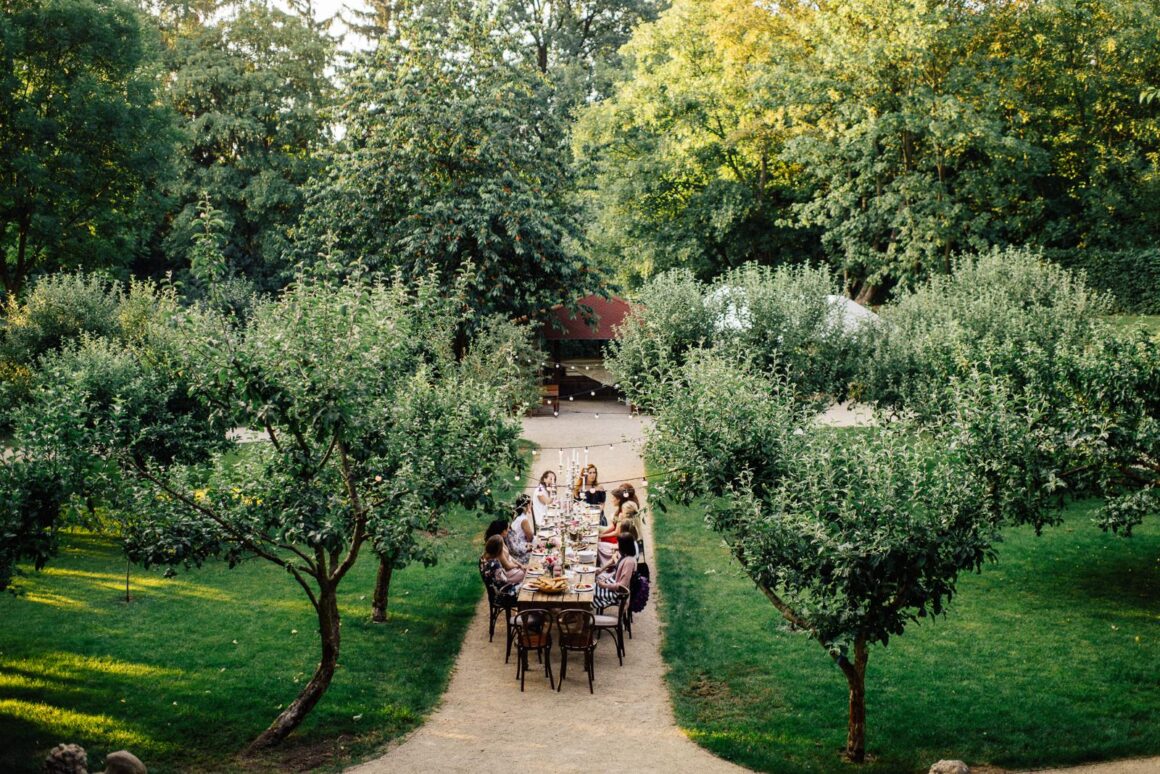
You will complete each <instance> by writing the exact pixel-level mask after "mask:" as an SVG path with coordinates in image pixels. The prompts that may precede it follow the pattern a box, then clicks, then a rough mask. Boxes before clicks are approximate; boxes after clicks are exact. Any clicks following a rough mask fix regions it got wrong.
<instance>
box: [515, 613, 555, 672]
mask: <svg viewBox="0 0 1160 774" xmlns="http://www.w3.org/2000/svg"><path fill="white" fill-rule="evenodd" d="M515 621H516V623H515V640H516V677H518V678H520V690H521V691H523V690H524V680H525V678H526V677H527V672H528V653H530V652H532V651H533V650H534V651H535V652H536V655H537V656H542V658H543V661H544V674H546V675H547V676H548V684H549V685H551V686H552V688H553V689H555V687H556V681H555V679H554V678H553V677H552V615H551V613H549V612H548V611H547V610H539V609H537V610H524V611H523V612H521V613H517V614H516V619H515Z"/></svg>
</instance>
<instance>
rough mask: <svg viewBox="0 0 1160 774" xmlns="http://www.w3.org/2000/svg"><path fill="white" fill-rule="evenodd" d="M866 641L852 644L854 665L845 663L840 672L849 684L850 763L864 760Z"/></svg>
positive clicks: (847, 739) (848, 747)
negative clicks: (843, 673)
mask: <svg viewBox="0 0 1160 774" xmlns="http://www.w3.org/2000/svg"><path fill="white" fill-rule="evenodd" d="M866 657H867V653H866V640H864V639H861V638H859V639H857V640H855V642H854V663H853V664H851V663H850V662H849V661H846V662H845V663H844V664H843V665H842V671H843V672H845V674H846V682H848V683H849V684H850V725H849V728H848V729H847V731H846V757H847V758H849V759H850V761H851V762H852V763H862V762H864V761H865V760H866Z"/></svg>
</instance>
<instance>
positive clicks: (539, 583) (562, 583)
mask: <svg viewBox="0 0 1160 774" xmlns="http://www.w3.org/2000/svg"><path fill="white" fill-rule="evenodd" d="M531 586H532V588H534V589H535V590H536V591H538V592H540V593H541V594H563V593H564V592H565V591H567V590H568V579H567V578H544V577H540V578H537V579H536V580H535V581H533V582H532V584H531Z"/></svg>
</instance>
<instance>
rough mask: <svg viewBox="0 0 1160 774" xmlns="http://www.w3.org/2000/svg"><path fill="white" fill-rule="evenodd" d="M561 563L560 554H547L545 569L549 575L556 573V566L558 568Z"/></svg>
mask: <svg viewBox="0 0 1160 774" xmlns="http://www.w3.org/2000/svg"><path fill="white" fill-rule="evenodd" d="M559 564H560V558H559V557H558V556H555V555H552V556H545V557H544V571H545V572H547V573H548V574H549V575H555V574H556V568H557V566H559Z"/></svg>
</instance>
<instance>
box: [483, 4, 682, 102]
mask: <svg viewBox="0 0 1160 774" xmlns="http://www.w3.org/2000/svg"><path fill="white" fill-rule="evenodd" d="M491 5H493V6H494V9H493V13H494V14H495V17H496V19H497V21H498V24H499V26H500V28H501V29H504V30H505V31H506V32H507V33H508V34H509V35H510V36H511V40H512V43H513V44H514V46H515V50H516V52H518V53H519V54H520V55H521V56H522V58H523V59H524V61H525V62H527V63H529V64H531V65H533V66H534V67H535V68H536V69H537V70H539V71H540V72H541V73H543V74H544V75H547V76H550V77H551V78H552V80H553V81H554V82H555V84H556V86H557V90H558V93H559V95H560V102H561V106H562V108H563V109H564V110H571V109H572V108H574V107H576V106H577V105H580V104H583V102H585V101H590V100H594V99H599V98H602V97H604V96H607V93H608V89H609V87H610V86H611V76H612V73H613V71H614V68H615V67H616V64H617V62H618V59H619V57H618V53H617V52H618V51H619V50H620V47H621V46H623V45H624V44H625V43H627V42H628V40H629V37H630V36H631V34H632V31H633V29H635V28H636V27H637V26H638V25H640V24H642V23H645V22H649V21H652V20H653V19H654V18H656V15H657V12H658V11H659V10H660V9H661V8H662V7H663V6H664V5H665V3H664V2H660V1H659V0H493V2H491Z"/></svg>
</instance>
